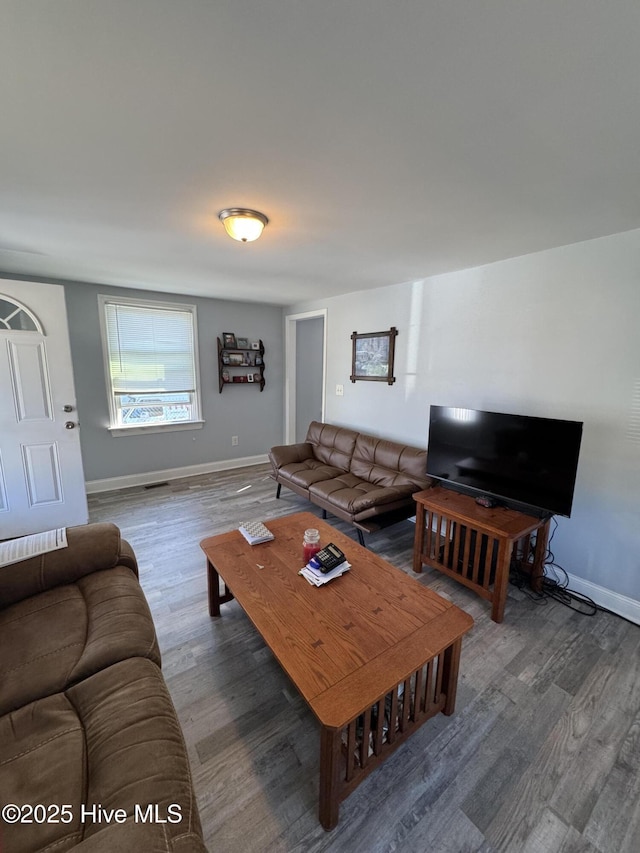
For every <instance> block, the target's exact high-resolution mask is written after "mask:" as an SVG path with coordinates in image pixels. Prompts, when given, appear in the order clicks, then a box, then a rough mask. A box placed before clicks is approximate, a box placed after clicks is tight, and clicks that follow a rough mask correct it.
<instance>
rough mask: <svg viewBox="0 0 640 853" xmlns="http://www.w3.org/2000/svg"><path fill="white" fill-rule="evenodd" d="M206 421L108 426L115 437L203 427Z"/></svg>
mask: <svg viewBox="0 0 640 853" xmlns="http://www.w3.org/2000/svg"><path fill="white" fill-rule="evenodd" d="M203 426H204V421H183V422H182V423H175V424H149V425H148V426H138V425H136V426H128V427H108V429H109V432H110V433H111V435H112V436H113V437H114V438H117V437H118V436H121V435H149V433H152V432H180V431H182V430H185V429H202V427H203Z"/></svg>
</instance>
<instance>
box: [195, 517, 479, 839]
mask: <svg viewBox="0 0 640 853" xmlns="http://www.w3.org/2000/svg"><path fill="white" fill-rule="evenodd" d="M265 524H266V525H267V527H268V528H269V529H270V530H271V532H272V533H273V534H274V535H275V539H274V540H273V541H272V542H265V543H263V544H261V545H254V546H251V545H249V544H248V543H247V542H246V540H245V539H244V538H243V536H242V535H241V534H240V533H239V532H238V531H237V530H234V531H231V532H230V533H223V534H221V535H220V536H212V537H210V538H208V539H205V540H203V541H202V542H201V543H200V546H201V548H202V549H203V551H204V552H205V554H206V557H207V566H208V583H209V612H210V614H211V616H219V615H220V605H221V604H223V603H225V602H227V601H230V600H231V599H233V598H235V599H236V601H237V602H238V603H239V604H240V606H241V607H242V609H243V610H244V611H245V613H246V614H247V616H248V617H249V619H250V620H251V621H252V622H253V624H254V625H255V627H256V628H257V629H258V631H259V632H260V634H261V635H262V637H263V639H264V641H265V643H266V644H267V645H268V646H269V648H270V649H271V651H272V652H273V654H274V655H275V657H276V658H277V660H278V661H279V663H280V665H281V666H282V668H283V669H284V670H285V672H286V673H287V675H288V676H289V678H290V679H291V680H292V681H293V683H294V684H295V686H296V687H297V689H298V690H299V691H300V693H301V694H302V696H303V697H304V699H305V700H306V702H307V703H308V705H309V707H310V708H311V710H312V711H313V713H314V714H315V716H316V717H317V719H318V720H319V722H320V726H321V734H320V822H321V824H322V826H323V827H324V828H325V829H327V830H328V829H333V828H334V827H335V826H336V824H337V823H338V816H339V805H340V802H341V801H342V800H343V799H345V797H347V796H348V795H349V794H350V793H351V792H352V791H353V790H354V788H356V787H357V785H358V784H359V783H360V782H361V781H362V780H363V779H364V778H365V777H366V776H367V775H368V774H369V773H370V772H371V771H372V770H374V769H375V768H376V767H377V766H378V765H379V764H381V763H382V762H383V761H384V760H385V759H386V758H387V756H388V755H390V754H391V753H392V752H393V751H394V750H395V749H397V747H398V746H399V745H400V744H401V743H402V742H403V741H405V740H406V739H407V738H408V737H409V736H410V735H411V734H412V733H413V732H414V731H415V730H416V729H417V728H418V727H419V726H421V725H422V724H423V723H424V722H426V721H427V720H428V719H429V718H430V717H433V716H434V715H435V714H437V713H439V712H440V711H442V713H443V714H452V713H453V710H454V705H455V699H456V686H457V680H458V664H459V660H460V648H461V644H462V637H463V635H464V634H466V632H467V631H468V630H469V629H470V628H471V626H472V625H473V619H472V618H471V616H469V615H468V614H467V613H465V612H464V611H463V610H460V608H459V607H456V606H455V605H454V604H452V603H451V602H449V601H446V600H445V599H444V598H442V597H441V596H439V595H437V594H436V593H434V592H432V591H431V590H429V589H426V588H425V587H423V586H421V585H420V584H419V583H418V582H417V581H416V580H414V579H413V578H410V577H409V576H408V575H406V574H405V573H404V572H402V571H400V570H399V569H396V568H394V567H393V566H392V565H391V564H390V563H387V562H386V561H385V560H383V559H382V558H380V557H378V556H376V555H375V554H373V553H372V552H371V551H367V550H366V549H365V548H363V547H361V546H360V545H358V544H356V543H355V542H354V541H353V540H352V539H350V538H349V537H348V536H345V535H343V534H342V533H340V532H339V531H337V530H335V529H334V528H333V527H331V526H330V525H329V524H327V523H325V522H323V521H321V520H320V519H318V518H317V517H316V516H315V515H312V514H311V513H308V512H301V513H297V514H295V515H289V516H285V517H283V518H278V519H274V520H272V521H265ZM307 527H316V528H318V529H319V530H320V537H321V542H322V543H323V544H327V543H328V542H335V544H336V545H338V547H339V548H341V549H342V550H343V551H344V552H345V554H346V555H347V559H348V560H349V562H350V563H351V565H352V568H351V570H350V571H349V572H347V573H346V574H345V575H343V576H342V577H340V578H337V579H335V580H333V581H331V582H330V583H328V584H327V585H326V586H323V587H313V586H311V585H310V584H309V583H308V582H307V581H306V580H305V579H304V578H303V577H301V576H300V575H298V571H299V569H300V568H301V567H302V537H303V533H304V531H305V529H306V528H307ZM220 578H222V580H223V581H224V584H223V586H224V589H223V591H222V593H221V591H220Z"/></svg>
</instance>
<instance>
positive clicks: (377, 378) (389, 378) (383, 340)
mask: <svg viewBox="0 0 640 853" xmlns="http://www.w3.org/2000/svg"><path fill="white" fill-rule="evenodd" d="M397 334H398V330H397V329H396V327H395V326H392V327H391V328H390V329H389V331H388V332H368V333H366V334H361V335H359V334H358V333H357V332H354V333H353V334H352V335H351V341H352V350H351V376H350V377H349V378H350V379H351V381H352V382H356V381H357V380H365V381H368V382H386V383H387V384H388V385H393V383H394V382H395V381H396V378H395V376H394V375H393V359H394V354H395V344H396V335H397Z"/></svg>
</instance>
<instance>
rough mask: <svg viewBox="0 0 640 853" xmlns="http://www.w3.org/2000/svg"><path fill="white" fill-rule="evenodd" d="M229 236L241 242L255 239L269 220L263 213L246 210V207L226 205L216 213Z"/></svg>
mask: <svg viewBox="0 0 640 853" xmlns="http://www.w3.org/2000/svg"><path fill="white" fill-rule="evenodd" d="M218 219H219V220H220V222H222V224H223V225H224V227H225V230H226V232H227V234H228V235H229V237H233V239H234V240H239V241H240V242H241V243H250V242H251V241H252V240H257V239H258V237H259V236H260V235H261V234H262V229H263V228H264V226H265V225H266V224H267V222H268V221H269V220H268V219H267V217H266V216H265V215H264V213H260V212H259V211H257V210H248V209H247V208H246V207H227V208H225V210H221V211H220V213H219V214H218Z"/></svg>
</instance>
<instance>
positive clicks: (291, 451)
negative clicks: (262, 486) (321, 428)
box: [269, 441, 315, 474]
mask: <svg viewBox="0 0 640 853" xmlns="http://www.w3.org/2000/svg"><path fill="white" fill-rule="evenodd" d="M314 458H315V454H314V452H313V445H312V444H309V443H308V442H306V441H305V442H302V443H300V444H283V445H280V446H279V447H272V448H271V450H270V451H269V459H270V461H271V464H272V466H273V470H274V473H276V474H277V473H278V469H279V468H282V467H283V465H290V464H291V463H292V462H303V461H304V460H305V459H314Z"/></svg>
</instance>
